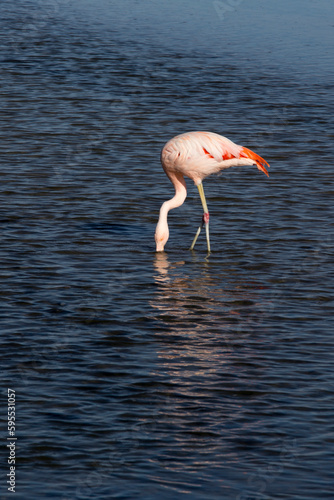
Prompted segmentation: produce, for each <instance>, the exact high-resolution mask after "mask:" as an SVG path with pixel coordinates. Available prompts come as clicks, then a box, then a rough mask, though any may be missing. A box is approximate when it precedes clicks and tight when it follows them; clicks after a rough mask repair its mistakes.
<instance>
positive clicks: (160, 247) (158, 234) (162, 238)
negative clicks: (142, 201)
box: [154, 221, 169, 252]
mask: <svg viewBox="0 0 334 500" xmlns="http://www.w3.org/2000/svg"><path fill="white" fill-rule="evenodd" d="M168 238H169V230H168V226H167V225H164V224H161V223H160V221H159V222H158V224H157V228H156V230H155V236H154V239H155V243H156V251H157V252H163V251H164V248H165V245H166V243H167V241H168Z"/></svg>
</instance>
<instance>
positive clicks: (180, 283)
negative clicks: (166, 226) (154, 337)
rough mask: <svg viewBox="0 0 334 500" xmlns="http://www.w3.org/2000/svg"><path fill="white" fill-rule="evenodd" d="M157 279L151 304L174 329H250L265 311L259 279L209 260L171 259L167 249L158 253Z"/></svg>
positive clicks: (190, 331)
mask: <svg viewBox="0 0 334 500" xmlns="http://www.w3.org/2000/svg"><path fill="white" fill-rule="evenodd" d="M154 267H155V270H156V273H155V275H154V279H155V282H156V284H157V285H158V290H157V293H156V296H155V300H154V301H151V306H152V307H153V308H155V309H156V310H157V311H158V317H159V319H160V320H161V321H162V322H163V323H164V325H165V326H166V325H168V329H169V332H170V333H173V334H176V335H180V334H182V333H185V332H187V335H193V334H196V335H197V334H198V332H199V333H200V337H201V338H203V336H204V337H205V336H206V335H211V334H213V333H215V334H219V335H222V334H224V332H233V334H234V335H236V336H237V335H238V334H240V333H245V332H247V333H250V331H251V330H253V329H254V328H255V327H256V325H257V324H258V323H259V322H260V321H261V319H262V318H263V316H264V314H265V303H264V302H262V301H261V298H262V295H261V293H260V289H262V288H263V286H261V285H260V283H258V282H254V281H252V282H250V281H248V282H247V281H245V276H238V275H236V274H233V275H232V274H231V275H227V274H226V273H225V271H224V270H222V268H221V267H217V266H214V265H212V264H211V263H210V261H209V260H206V259H204V260H203V261H202V262H201V261H198V262H197V263H196V262H195V261H191V262H186V261H180V262H175V263H170V262H169V260H168V256H167V253H165V252H159V253H157V254H156V256H155V260H154Z"/></svg>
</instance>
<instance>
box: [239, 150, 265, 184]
mask: <svg viewBox="0 0 334 500" xmlns="http://www.w3.org/2000/svg"><path fill="white" fill-rule="evenodd" d="M240 158H250V159H251V160H254V162H255V163H256V166H257V168H258V169H259V170H262V172H264V173H265V174H266V175H267V176H268V177H269V174H268V171H267V169H266V167H265V165H267V166H268V167H270V165H269V163H268V162H267V161H266V160H264V159H263V158H261V156H259V155H257V154H256V153H254V152H253V151H251V150H250V149H247V148H242V150H241V153H240Z"/></svg>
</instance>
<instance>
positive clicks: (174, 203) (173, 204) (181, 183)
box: [159, 172, 187, 223]
mask: <svg viewBox="0 0 334 500" xmlns="http://www.w3.org/2000/svg"><path fill="white" fill-rule="evenodd" d="M168 177H169V179H170V180H171V182H172V183H173V185H174V188H175V195H174V196H173V198H171V199H170V200H167V201H165V202H164V203H163V204H162V205H161V208H160V216H159V222H160V220H162V219H165V220H166V223H167V215H168V212H169V211H170V210H172V209H173V208H177V207H180V206H181V205H182V204H183V202H184V200H185V199H186V197H187V186H186V181H185V180H184V177H183V175H181V174H177V173H170V172H168Z"/></svg>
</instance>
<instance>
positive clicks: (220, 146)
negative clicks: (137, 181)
mask: <svg viewBox="0 0 334 500" xmlns="http://www.w3.org/2000/svg"><path fill="white" fill-rule="evenodd" d="M161 163H162V167H163V169H164V171H165V173H166V175H167V177H168V178H169V180H170V181H171V182H172V184H173V185H174V188H175V195H174V196H173V198H171V199H170V200H168V201H165V202H164V203H163V204H162V205H161V208H160V214H159V220H158V223H157V227H156V230H155V242H156V251H157V252H162V251H163V250H164V248H165V245H166V243H167V241H168V238H169V229H168V223H167V215H168V212H169V211H170V210H171V209H173V208H177V207H179V206H181V205H182V204H183V203H184V201H185V199H186V197H187V187H186V182H185V180H184V176H187V177H189V178H190V179H192V180H193V181H194V183H195V185H196V186H197V188H198V191H199V195H200V198H201V202H202V206H203V211H204V214H203V217H202V222H201V224H200V226H199V228H198V230H197V233H196V234H195V238H194V240H193V242H192V244H191V247H190V250H193V249H194V246H195V243H196V241H197V238H198V236H199V234H200V232H201V230H202V227H203V225H205V232H206V241H207V246H208V254H210V252H211V247H210V236H209V211H208V206H207V203H206V199H205V195H204V189H203V184H202V181H203V179H204V178H205V177H207V176H208V175H211V174H215V173H217V172H219V171H220V170H223V169H224V168H229V167H237V166H242V165H256V166H257V168H258V169H259V170H262V172H264V173H265V174H266V175H267V176H268V177H269V174H268V172H267V169H266V167H265V165H267V166H268V167H269V166H270V165H269V164H268V163H267V162H266V160H264V159H263V158H261V156H259V155H257V154H256V153H254V152H253V151H251V150H250V149H247V148H245V147H243V146H239V145H238V144H235V143H234V142H232V141H230V140H229V139H227V138H226V137H223V136H221V135H218V134H215V133H213V132H187V133H185V134H180V135H177V136H175V137H173V139H171V140H170V141H168V142H167V143H166V144H165V146H164V147H163V149H162V151H161Z"/></svg>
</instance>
